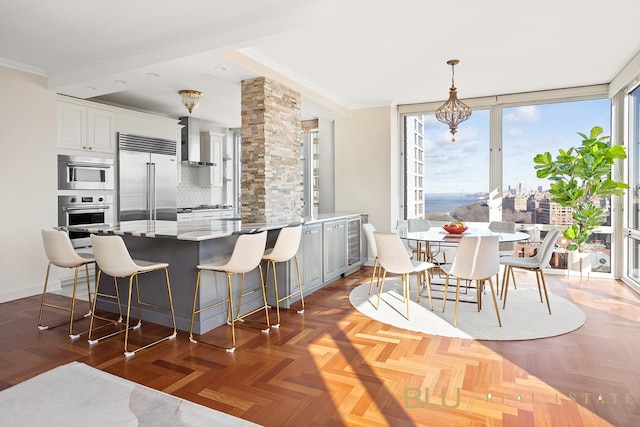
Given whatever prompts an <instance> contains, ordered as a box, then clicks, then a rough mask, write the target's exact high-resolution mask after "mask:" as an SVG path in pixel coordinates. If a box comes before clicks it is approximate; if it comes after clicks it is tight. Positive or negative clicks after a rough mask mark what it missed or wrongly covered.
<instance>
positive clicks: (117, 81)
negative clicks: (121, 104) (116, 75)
mask: <svg viewBox="0 0 640 427" xmlns="http://www.w3.org/2000/svg"><path fill="white" fill-rule="evenodd" d="M116 83H117V84H119V85H126V84H127V82H125V81H124V80H116Z"/></svg>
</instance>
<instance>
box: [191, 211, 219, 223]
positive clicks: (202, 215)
mask: <svg viewBox="0 0 640 427" xmlns="http://www.w3.org/2000/svg"><path fill="white" fill-rule="evenodd" d="M193 219H194V220H198V219H222V211H221V210H220V209H211V210H197V211H195V212H193Z"/></svg>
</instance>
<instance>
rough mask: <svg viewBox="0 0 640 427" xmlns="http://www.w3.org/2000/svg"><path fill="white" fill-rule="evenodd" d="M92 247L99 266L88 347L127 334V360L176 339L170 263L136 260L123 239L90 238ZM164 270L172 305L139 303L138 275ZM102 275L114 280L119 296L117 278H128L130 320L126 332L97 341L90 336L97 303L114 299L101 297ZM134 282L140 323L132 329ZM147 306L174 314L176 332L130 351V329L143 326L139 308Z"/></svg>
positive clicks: (118, 237)
mask: <svg viewBox="0 0 640 427" xmlns="http://www.w3.org/2000/svg"><path fill="white" fill-rule="evenodd" d="M91 244H92V245H93V253H94V256H95V258H96V263H97V264H98V268H99V270H98V277H97V278H96V292H95V296H94V299H93V310H92V314H91V323H90V324H89V344H95V343H97V342H98V341H101V340H103V339H105V338H109V337H112V336H114V335H117V334H119V333H122V332H124V333H125V335H124V355H125V357H130V356H133V355H134V354H135V353H136V352H138V351H140V350H143V349H145V348H148V347H151V346H152V345H154V344H158V343H160V342H162V341H164V340H168V339H173V338H175V337H176V334H177V332H176V317H175V313H174V311H173V298H172V296H171V285H170V283H169V270H168V269H167V267H169V264H167V263H165V262H150V261H140V260H133V259H132V258H131V255H130V254H129V251H128V250H127V247H126V245H125V244H124V240H122V237H120V236H97V235H95V234H92V235H91ZM157 270H164V275H165V279H166V283H167V294H168V296H169V306H168V307H167V306H160V305H157V304H151V303H146V302H142V301H140V288H139V286H138V276H139V275H140V274H143V273H149V272H151V271H157ZM102 273H105V274H107V275H109V276H112V277H113V280H114V284H115V287H116V295H118V293H117V289H118V281H117V278H118V277H129V294H128V295H127V321H126V324H125V329H123V330H120V331H117V332H113V333H111V334H108V335H105V336H102V337H100V338H97V339H95V340H92V339H91V333H92V331H93V321H94V318H95V317H97V316H95V311H96V300H97V299H98V296H103V297H111V298H113V296H112V295H109V294H100V293H99V291H98V287H99V286H100V276H101V274H102ZM134 279H135V283H136V301H137V305H138V323H137V324H136V325H135V326H132V327H130V326H129V322H130V319H131V317H130V313H131V294H132V291H133V282H134ZM141 305H144V306H148V307H154V308H158V309H162V310H167V311H170V312H171V320H172V322H173V332H172V334H171V335H169V336H166V337H164V338H160V339H158V340H155V341H153V342H151V343H149V344H146V345H144V346H142V347H139V348H137V349H136V350H133V351H129V348H128V343H129V330H130V329H137V328H139V327H140V326H141V325H142V317H141V312H140V306H141ZM118 307H120V302H119V297H118Z"/></svg>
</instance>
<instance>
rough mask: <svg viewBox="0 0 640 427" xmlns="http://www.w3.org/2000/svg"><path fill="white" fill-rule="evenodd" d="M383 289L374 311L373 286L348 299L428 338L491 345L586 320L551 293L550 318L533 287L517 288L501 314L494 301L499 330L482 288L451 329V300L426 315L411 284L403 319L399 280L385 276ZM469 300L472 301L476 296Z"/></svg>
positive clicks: (461, 308)
mask: <svg viewBox="0 0 640 427" xmlns="http://www.w3.org/2000/svg"><path fill="white" fill-rule="evenodd" d="M453 283H454V286H451V284H450V285H449V291H450V295H451V296H450V298H451V297H453V296H455V295H454V294H452V293H451V290H452V289H453V290H455V281H454V282H453ZM383 290H384V292H383V294H382V299H381V301H380V309H379V310H376V303H377V299H378V288H377V287H376V285H375V282H374V285H373V291H372V294H371V295H369V283H368V282H367V283H365V284H362V285H360V286H358V287H357V288H355V289H354V290H353V291H351V294H350V295H349V300H350V301H351V304H352V305H353V306H354V307H355V308H356V309H357V310H358V311H360V312H361V313H362V314H364V315H366V316H368V317H370V318H372V319H375V320H378V321H380V322H382V323H386V324H388V325H393V326H396V327H398V328H402V329H407V330H410V331H416V332H423V333H425V334H429V335H440V336H445V337H454V338H470V339H476V340H490V341H507V340H530V339H536V338H545V337H552V336H555V335H562V334H566V333H567V332H571V331H574V330H576V329H578V328H579V327H580V326H582V325H583V324H584V322H585V321H586V315H585V314H584V312H583V311H582V310H581V309H580V308H579V307H578V306H576V305H575V304H573V303H572V302H570V301H567V300H566V299H564V298H560V297H558V296H555V295H552V294H549V301H550V303H551V313H552V314H551V315H549V312H548V311H547V305H546V304H543V303H541V302H540V296H539V294H538V288H537V287H535V288H531V287H524V286H521V287H519V288H518V289H513V288H509V295H508V298H507V307H506V308H505V309H504V310H503V309H502V301H501V300H499V299H498V307H499V310H500V318H501V319H502V327H500V326H498V318H497V317H496V312H495V308H494V305H493V299H492V298H491V292H490V291H489V288H488V285H487V290H486V293H485V294H484V295H483V298H482V310H481V311H480V312H478V306H477V305H476V304H475V303H469V302H466V303H463V302H460V306H459V312H458V327H457V328H456V327H454V326H453V313H454V307H455V302H454V301H451V300H449V301H447V305H446V312H444V313H442V300H441V299H434V300H433V311H431V310H430V309H429V298H428V297H427V296H426V295H427V290H426V288H424V289H423V291H422V293H423V294H424V295H425V296H424V297H422V298H420V303H417V302H416V289H415V283H413V284H412V286H411V293H410V299H411V301H410V308H409V312H410V316H409V317H410V319H411V320H407V318H406V315H407V309H406V304H405V302H404V298H403V296H402V286H401V284H400V278H399V277H398V278H396V277H393V278H389V277H387V280H386V283H385V285H384V288H383ZM440 295H441V293H440ZM472 301H475V295H473V298H472Z"/></svg>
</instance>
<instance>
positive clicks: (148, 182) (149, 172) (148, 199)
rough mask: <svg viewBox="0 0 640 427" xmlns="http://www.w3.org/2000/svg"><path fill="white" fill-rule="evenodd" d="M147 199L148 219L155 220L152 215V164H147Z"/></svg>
mask: <svg viewBox="0 0 640 427" xmlns="http://www.w3.org/2000/svg"><path fill="white" fill-rule="evenodd" d="M146 193H147V194H146V199H147V212H148V213H149V218H148V219H153V218H152V214H151V163H149V162H147V185H146Z"/></svg>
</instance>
